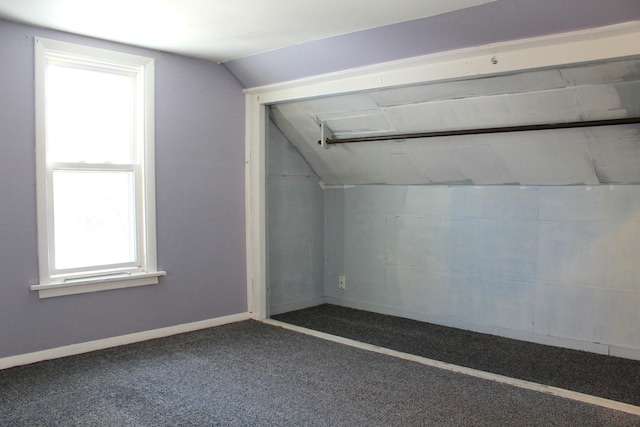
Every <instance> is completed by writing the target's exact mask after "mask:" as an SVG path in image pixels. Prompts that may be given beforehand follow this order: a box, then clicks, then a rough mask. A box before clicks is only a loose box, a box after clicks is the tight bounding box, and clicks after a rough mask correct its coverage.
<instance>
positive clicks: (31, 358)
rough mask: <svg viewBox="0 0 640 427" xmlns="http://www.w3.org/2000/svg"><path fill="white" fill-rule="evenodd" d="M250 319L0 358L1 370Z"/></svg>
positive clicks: (241, 317)
mask: <svg viewBox="0 0 640 427" xmlns="http://www.w3.org/2000/svg"><path fill="white" fill-rule="evenodd" d="M249 319H251V314H250V313H248V312H246V313H238V314H232V315H230V316H223V317H216V318H215V319H207V320H201V321H199V322H192V323H184V324H181V325H175V326H169V327H166V328H159V329H152V330H150V331H143V332H136V333H133V334H127V335H120V336H117V337H111V338H104V339H100V340H95V341H88V342H84V343H79V344H72V345H66V346H64V347H57V348H52V349H49V350H42V351H36V352H33V353H26V354H19V355H17V356H9V357H4V358H0V370H1V369H7V368H11V367H14V366H21V365H28V364H30V363H36V362H42V361H43V360H50V359H57V358H60V357H66V356H73V355H76V354H81V353H88V352H90V351H96V350H104V349H106V348H111V347H118V346H121V345H126V344H133V343H136V342H141V341H147V340H152V339H156V338H164V337H168V336H171V335H176V334H182V333H185V332H193V331H197V330H200V329H206V328H212V327H214V326H221V325H226V324H228V323H235V322H241V321H243V320H249Z"/></svg>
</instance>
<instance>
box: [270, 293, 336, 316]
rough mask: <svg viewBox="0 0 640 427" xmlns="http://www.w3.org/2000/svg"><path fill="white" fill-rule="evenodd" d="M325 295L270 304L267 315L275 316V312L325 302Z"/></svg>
mask: <svg viewBox="0 0 640 427" xmlns="http://www.w3.org/2000/svg"><path fill="white" fill-rule="evenodd" d="M326 302H327V297H316V298H312V299H307V300H303V301H295V302H291V303H287V304H281V305H275V306H274V305H272V306H270V307H269V315H270V316H275V315H276V314H282V313H288V312H290V311H296V310H303V309H305V308H310V307H315V306H316V305H321V304H325V303H326Z"/></svg>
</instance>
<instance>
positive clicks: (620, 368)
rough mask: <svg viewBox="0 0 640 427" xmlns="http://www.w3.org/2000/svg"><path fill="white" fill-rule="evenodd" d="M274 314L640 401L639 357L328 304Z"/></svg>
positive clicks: (372, 340) (406, 348) (531, 378)
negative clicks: (614, 355) (544, 343)
mask: <svg viewBox="0 0 640 427" xmlns="http://www.w3.org/2000/svg"><path fill="white" fill-rule="evenodd" d="M273 318H274V319H276V320H280V321H282V322H286V323H291V324H293V325H298V326H303V327H306V328H309V329H315V330H318V331H322V332H326V333H330V334H333V335H338V336H341V337H345V338H350V339H353V340H357V341H361V342H366V343H369V344H375V345H378V346H381V347H386V348H390V349H393V350H398V351H401V352H404V353H410V354H415V355H418V356H423V357H427V358H429V359H435V360H438V361H442V362H448V363H452V364H455V365H460V366H465V367H469V368H474V369H478V370H482V371H486V372H491V373H495V374H500V375H505V376H508V377H511V378H518V379H523V380H527V381H532V382H536V383H540V384H546V385H552V386H556V387H560V388H564V389H568V390H572V391H578V392H581V393H586V394H590V395H593V396H598V397H604V398H607V399H612V400H617V401H619V402H625V403H631V404H633V405H636V406H640V361H634V360H628V359H622V358H616V357H609V356H603V355H597V354H593V353H587V352H583V351H576V350H568V349H562V348H557V347H551V346H545V345H540V344H533V343H528V342H524V341H518V340H512V339H507V338H502V337H497V336H493V335H486V334H480V333H476V332H470V331H464V330H460V329H455V328H448V327H444V326H438V325H433V324H429V323H424V322H418V321H415V320H409V319H404V318H400V317H394V316H387V315H383V314H376V313H370V312H366V311H361V310H354V309H350V308H346V307H339V306H335V305H328V304H325V305H321V306H317V307H312V308H309V309H305V310H299V311H294V312H290V313H285V314H281V315H278V316H273Z"/></svg>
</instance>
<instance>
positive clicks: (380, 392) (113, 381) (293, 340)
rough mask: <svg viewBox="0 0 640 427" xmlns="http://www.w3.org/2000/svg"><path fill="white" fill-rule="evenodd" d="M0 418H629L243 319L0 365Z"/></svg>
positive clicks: (578, 421)
mask: <svg viewBox="0 0 640 427" xmlns="http://www.w3.org/2000/svg"><path fill="white" fill-rule="evenodd" d="M0 425H1V426H3V427H13V426H29V427H31V426H350V427H353V426H426V425H429V426H471V425H473V426H631V425H640V417H638V416H633V415H630V414H626V413H623V412H618V411H614V410H609V409H604V408H601V407H598V406H593V405H588V404H583V403H579V402H575V401H570V400H566V399H562V398H557V397H552V396H549V395H546V394H543V393H537V392H532V391H528V390H523V389H518V388H514V387H510V386H507V385H504V384H498V383H494V382H492V381H487V380H482V379H478V378H473V377H469V376H465V375H461V374H456V373H452V372H448V371H443V370H439V369H436V368H432V367H428V366H424V365H420V364H417V363H414V362H409V361H405V360H399V359H396V358H392V357H389V356H384V355H381V354H376V353H372V352H367V351H363V350H359V349H356V348H353V347H348V346H344V345H341V344H337V343H333V342H328V341H324V340H321V339H317V338H313V337H310V336H307V335H303V334H299V333H295V332H291V331H288V330H285V329H282V328H277V327H274V326H270V325H266V324H263V323H259V322H255V321H247V322H241V323H236V324H231V325H226V326H221V327H217V328H212V329H207V330H203V331H198V332H193V333H189V334H182V335H177V336H173V337H168V338H163V339H159V340H153V341H148V342H144V343H138V344H132V345H128V346H122V347H118V348H113V349H108V350H102V351H97V352H93V353H88V354H83V355H79V356H72V357H68V358H63V359H57V360H52V361H47V362H42V363H37V364H34V365H28V366H23V367H18V368H12V369H7V370H4V371H0Z"/></svg>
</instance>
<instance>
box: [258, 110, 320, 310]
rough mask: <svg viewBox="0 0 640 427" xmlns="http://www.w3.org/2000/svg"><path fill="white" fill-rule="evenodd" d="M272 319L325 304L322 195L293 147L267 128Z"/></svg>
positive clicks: (315, 178)
mask: <svg viewBox="0 0 640 427" xmlns="http://www.w3.org/2000/svg"><path fill="white" fill-rule="evenodd" d="M267 141H268V150H267V151H268V154H267V158H268V174H269V175H268V180H267V186H268V187H267V204H268V214H267V218H268V221H267V222H268V242H267V244H268V275H269V300H268V303H269V309H270V314H278V313H282V312H285V311H291V310H296V309H300V308H305V307H309V306H313V305H317V304H320V303H322V302H324V193H323V191H322V189H321V188H320V185H319V178H318V177H317V176H316V175H315V173H314V172H313V170H311V168H310V167H309V165H308V164H307V163H306V162H305V161H304V160H303V159H302V157H301V156H300V155H299V154H298V152H297V151H296V150H295V148H294V147H293V145H291V144H290V143H289V141H288V140H287V139H286V138H285V137H284V136H283V135H282V133H280V131H279V130H278V129H277V128H276V127H275V126H274V125H273V123H272V122H270V123H269V128H268V138H267Z"/></svg>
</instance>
